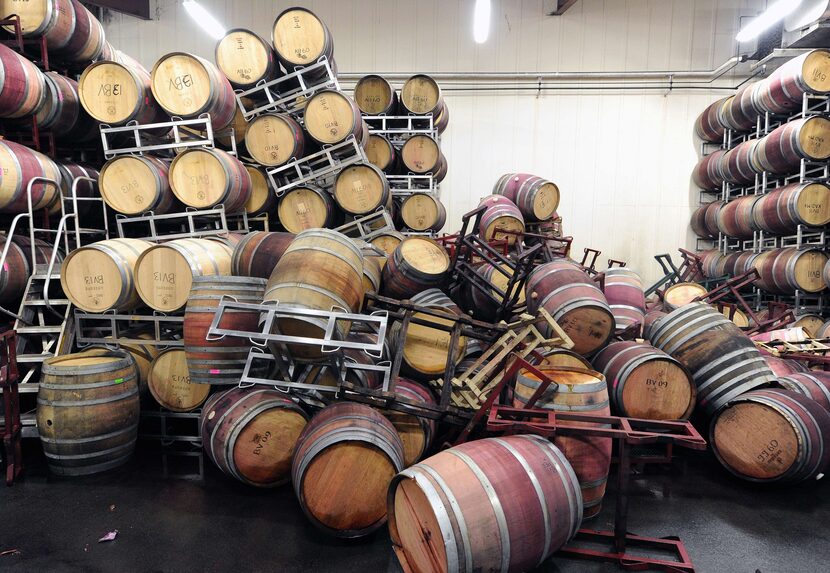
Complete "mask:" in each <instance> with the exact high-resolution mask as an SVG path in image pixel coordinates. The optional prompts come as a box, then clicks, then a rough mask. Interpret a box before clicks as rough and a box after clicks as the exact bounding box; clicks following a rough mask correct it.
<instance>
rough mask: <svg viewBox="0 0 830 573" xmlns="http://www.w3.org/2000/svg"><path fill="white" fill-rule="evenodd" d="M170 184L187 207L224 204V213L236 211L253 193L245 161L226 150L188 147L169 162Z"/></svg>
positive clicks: (240, 208)
mask: <svg viewBox="0 0 830 573" xmlns="http://www.w3.org/2000/svg"><path fill="white" fill-rule="evenodd" d="M170 187H171V188H172V189H173V193H174V194H175V195H176V197H177V198H178V199H179V201H181V202H182V203H184V204H185V205H187V206H188V207H194V208H196V209H210V208H211V207H215V206H217V205H223V206H224V207H225V212H227V213H236V212H238V211H241V210H242V209H244V208H245V203H247V201H248V199H249V198H250V196H251V176H250V175H248V171H247V169H245V166H244V165H243V164H242V162H241V161H239V160H238V159H237V158H236V157H234V156H233V155H230V154H229V153H228V152H226V151H222V150H221V149H211V148H202V149H189V150H187V151H185V152H184V153H181V154H180V155H178V156H176V158H175V159H174V160H173V163H171V164H170Z"/></svg>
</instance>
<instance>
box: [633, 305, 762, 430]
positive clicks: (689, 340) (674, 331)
mask: <svg viewBox="0 0 830 573" xmlns="http://www.w3.org/2000/svg"><path fill="white" fill-rule="evenodd" d="M649 339H650V340H651V343H652V344H653V345H654V346H655V347H656V348H659V349H660V350H662V351H663V352H665V353H666V354H669V355H670V356H671V357H672V358H675V359H676V360H677V361H678V362H680V363H681V364H682V365H683V366H685V367H686V368H687V369H688V370H689V372H690V373H691V374H692V378H694V381H695V384H696V385H697V401H698V407H699V409H701V410H702V411H703V412H704V413H705V414H706V415H707V416H713V415H714V414H715V412H717V411H718V410H719V409H720V408H721V407H723V406H724V405H725V404H726V403H727V402H729V401H730V400H732V399H733V398H735V397H737V396H739V395H741V394H743V393H745V392H749V391H750V390H754V389H756V388H759V387H761V386H765V385H768V384H771V383H772V382H774V381H775V376H774V375H773V373H772V371H771V370H770V369H769V367H768V366H767V365H766V362H765V361H764V358H763V357H762V356H761V353H760V352H759V351H758V349H757V348H756V347H755V344H753V342H752V341H751V340H750V339H749V338H748V337H747V336H746V335H745V334H744V333H743V332H741V329H740V328H738V327H737V326H736V325H735V324H734V323H733V322H732V321H730V320H729V319H727V318H726V317H725V316H723V315H722V314H721V313H719V312H718V311H717V310H715V309H714V308H712V307H711V306H710V305H708V304H706V303H705V302H693V303H690V304H687V305H686V306H683V307H681V308H679V309H677V310H675V311H673V312H671V313H670V314H669V315H667V316H665V317H663V318H662V319H661V320H660V322H658V323H657V324H656V325H654V327H653V328H652V329H651V331H650V332H649Z"/></svg>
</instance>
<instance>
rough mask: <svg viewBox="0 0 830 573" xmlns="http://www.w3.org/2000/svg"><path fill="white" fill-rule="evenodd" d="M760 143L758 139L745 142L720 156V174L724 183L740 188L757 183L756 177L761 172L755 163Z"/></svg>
mask: <svg viewBox="0 0 830 573" xmlns="http://www.w3.org/2000/svg"><path fill="white" fill-rule="evenodd" d="M759 142H760V140H758V139H750V140H749V141H744V142H743V143H739V144H738V145H736V146H735V147H733V148H732V149H730V150H729V151H727V152H726V153H725V154H724V155H722V156H720V160H719V161H720V163H719V165H718V172H719V173H720V175H721V177H722V178H723V180H724V181H726V182H727V183H732V184H733V185H739V186H742V185H750V184H753V183H755V175H756V174H758V173H760V172H761V170H760V169H758V167H757V165H756V164H755V163H754V160H755V154H756V153H757V151H756V150H757V148H758V146H759V145H760V143H759Z"/></svg>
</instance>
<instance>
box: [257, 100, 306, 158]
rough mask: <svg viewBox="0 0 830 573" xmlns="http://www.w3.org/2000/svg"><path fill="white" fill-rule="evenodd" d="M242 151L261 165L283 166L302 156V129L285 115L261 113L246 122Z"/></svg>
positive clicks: (303, 141) (303, 138)
mask: <svg viewBox="0 0 830 573" xmlns="http://www.w3.org/2000/svg"><path fill="white" fill-rule="evenodd" d="M245 148H246V149H247V150H248V153H249V154H250V156H251V157H252V158H253V159H254V160H255V161H256V162H257V163H259V164H260V165H264V166H266V167H277V166H279V165H284V164H286V163H288V162H289V161H291V160H292V159H299V158H300V157H302V156H303V153H304V152H305V136H304V135H303V128H302V126H301V125H300V124H299V123H297V120H295V119H294V118H293V117H291V116H290V115H288V114H287V113H263V114H262V115H259V116H257V117H256V118H254V119H252V120H251V121H250V122H248V127H247V130H246V131H245Z"/></svg>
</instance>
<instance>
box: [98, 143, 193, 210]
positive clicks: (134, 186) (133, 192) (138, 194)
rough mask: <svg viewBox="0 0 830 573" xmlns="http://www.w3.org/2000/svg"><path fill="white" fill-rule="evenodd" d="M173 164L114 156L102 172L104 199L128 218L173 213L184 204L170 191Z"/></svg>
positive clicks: (151, 159) (137, 156)
mask: <svg viewBox="0 0 830 573" xmlns="http://www.w3.org/2000/svg"><path fill="white" fill-rule="evenodd" d="M169 165H170V164H169V163H168V162H167V161H164V160H163V159H159V158H158V157H153V156H151V155H121V156H119V157H114V158H113V159H110V160H109V161H107V162H106V163H105V164H104V167H103V168H102V169H101V176H100V179H99V181H98V183H99V189H100V191H101V197H102V198H103V199H104V201H106V203H107V205H108V206H109V207H110V208H111V209H113V210H115V211H118V212H119V213H124V214H126V215H139V214H141V213H146V212H148V211H152V212H153V213H154V214H156V215H163V214H165V213H170V212H172V211H174V210H175V209H176V208H177V207H180V206H181V205H180V203H179V202H178V201H177V200H176V196H175V195H174V194H173V191H172V189H170V182H169V180H168V169H169Z"/></svg>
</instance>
